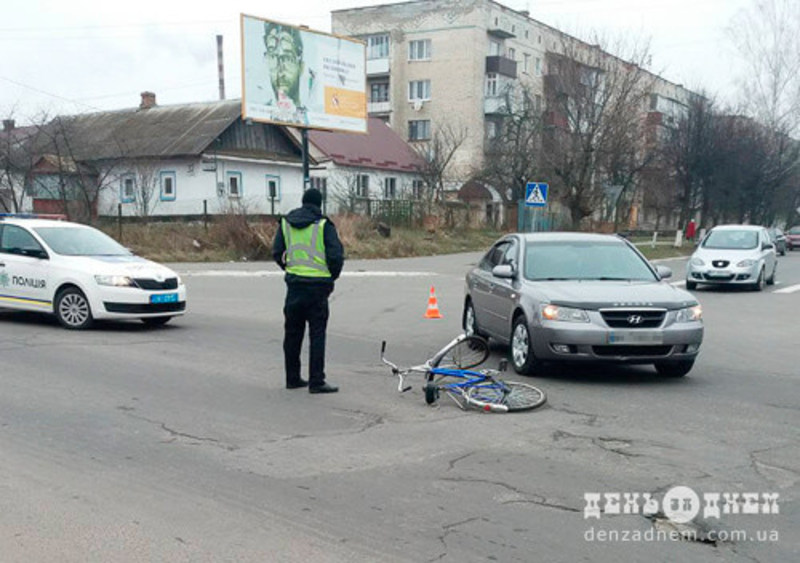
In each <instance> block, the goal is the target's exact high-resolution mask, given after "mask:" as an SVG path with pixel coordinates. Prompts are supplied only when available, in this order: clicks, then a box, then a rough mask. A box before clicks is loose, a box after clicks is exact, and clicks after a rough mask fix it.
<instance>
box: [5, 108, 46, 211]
mask: <svg viewBox="0 0 800 563" xmlns="http://www.w3.org/2000/svg"><path fill="white" fill-rule="evenodd" d="M37 133H38V129H37V128H36V127H33V126H25V127H17V126H16V124H15V120H14V118H13V114H12V115H9V116H8V117H7V118H6V119H4V120H3V130H2V131H0V210H2V211H4V212H6V213H19V212H20V211H23V209H24V201H25V197H26V192H27V191H28V190H29V182H30V177H31V171H32V170H33V167H34V165H35V164H36V154H35V151H34V147H35V146H36V135H37Z"/></svg>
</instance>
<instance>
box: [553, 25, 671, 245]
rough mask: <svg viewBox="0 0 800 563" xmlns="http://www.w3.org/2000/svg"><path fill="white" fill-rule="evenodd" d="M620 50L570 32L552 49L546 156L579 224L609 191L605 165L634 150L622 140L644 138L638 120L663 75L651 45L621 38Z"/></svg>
mask: <svg viewBox="0 0 800 563" xmlns="http://www.w3.org/2000/svg"><path fill="white" fill-rule="evenodd" d="M614 50H615V51H616V52H617V53H618V54H619V55H620V57H621V58H619V57H618V56H614V55H611V54H609V51H608V50H606V49H604V48H603V47H601V46H600V42H599V41H597V44H595V45H588V44H586V43H582V42H579V41H577V40H575V39H573V38H571V37H568V36H564V37H563V40H562V43H561V48H560V51H559V52H551V53H548V63H547V65H548V75H547V76H546V77H545V96H546V99H547V108H548V114H547V121H546V127H545V135H544V143H543V148H544V150H543V153H542V154H543V156H544V158H545V160H546V164H547V166H548V168H549V169H550V171H551V175H552V177H553V178H554V179H556V180H557V185H556V186H554V187H555V188H556V190H555V193H554V195H555V196H556V197H557V198H558V199H559V200H560V201H561V202H562V203H563V204H564V205H565V206H566V207H567V208H568V209H569V210H570V215H571V218H572V227H573V228H575V229H577V228H579V225H580V223H581V220H582V219H583V218H585V217H588V216H589V215H591V214H592V213H594V211H595V210H596V209H598V207H599V206H600V204H601V203H602V200H603V198H604V197H605V195H606V194H605V191H604V190H603V184H604V182H605V183H607V181H608V176H607V174H608V172H607V171H606V170H605V169H604V168H603V167H604V166H609V165H610V164H612V163H614V162H621V157H620V158H618V157H617V155H616V154H615V151H618V150H621V149H622V148H624V150H626V151H630V150H631V148H630V147H631V146H632V145H631V143H630V142H621V141H620V139H623V138H625V137H628V138H630V139H633V138H635V137H636V136H637V134H638V133H637V132H636V130H637V129H638V126H637V124H636V123H635V122H634V119H637V118H638V119H640V118H641V116H642V115H643V113H644V111H645V108H646V101H647V99H648V97H649V95H650V92H651V90H652V85H653V82H654V80H655V77H654V76H653V75H652V74H650V73H649V72H647V71H646V70H644V67H645V66H646V65H647V64H649V60H650V55H649V47H648V46H647V45H646V44H645V45H638V44H633V45H631V46H630V47H627V46H626V45H624V44H623V43H622V42H618V43H617V44H616V45H615V49H614ZM629 168H630V167H629ZM620 169H621V167H620Z"/></svg>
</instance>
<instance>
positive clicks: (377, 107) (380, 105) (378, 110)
mask: <svg viewBox="0 0 800 563" xmlns="http://www.w3.org/2000/svg"><path fill="white" fill-rule="evenodd" d="M391 111H392V102H369V103H368V104H367V113H368V114H370V115H373V114H383V113H391Z"/></svg>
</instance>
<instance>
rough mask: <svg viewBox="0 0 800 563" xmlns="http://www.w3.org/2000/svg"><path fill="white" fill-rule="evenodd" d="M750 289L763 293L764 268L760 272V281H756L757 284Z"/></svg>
mask: <svg viewBox="0 0 800 563" xmlns="http://www.w3.org/2000/svg"><path fill="white" fill-rule="evenodd" d="M750 289H752V290H753V291H761V290H763V289H764V268H761V270H760V271H759V272H758V279H757V280H756V283H754V284H753V285H751V286H750Z"/></svg>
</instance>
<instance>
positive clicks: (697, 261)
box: [689, 258, 705, 266]
mask: <svg viewBox="0 0 800 563" xmlns="http://www.w3.org/2000/svg"><path fill="white" fill-rule="evenodd" d="M689 263H690V264H691V265H692V266H704V265H705V262H703V261H702V260H701V259H700V258H692V259H691V260H690V261H689Z"/></svg>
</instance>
